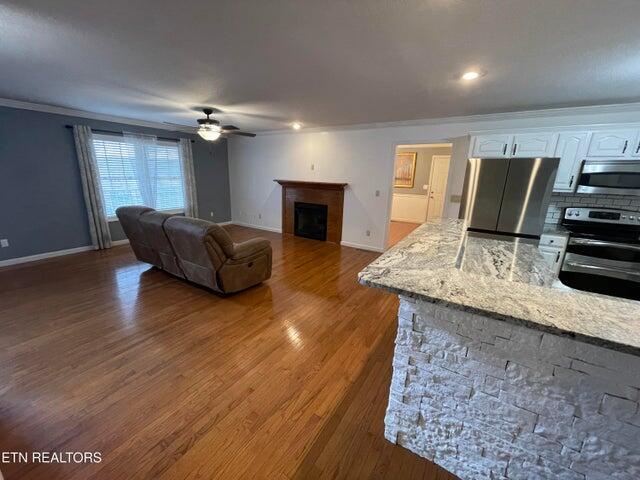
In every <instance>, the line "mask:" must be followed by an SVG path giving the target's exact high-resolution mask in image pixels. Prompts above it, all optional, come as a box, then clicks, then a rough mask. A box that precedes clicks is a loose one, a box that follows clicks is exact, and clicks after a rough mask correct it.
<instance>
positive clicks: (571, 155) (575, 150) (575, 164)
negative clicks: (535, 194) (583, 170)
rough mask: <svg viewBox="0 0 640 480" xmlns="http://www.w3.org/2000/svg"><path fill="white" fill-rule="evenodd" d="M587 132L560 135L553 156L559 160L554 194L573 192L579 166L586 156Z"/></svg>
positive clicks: (587, 145)
mask: <svg viewBox="0 0 640 480" xmlns="http://www.w3.org/2000/svg"><path fill="white" fill-rule="evenodd" d="M588 147H589V132H566V133H561V134H560V137H559V139H558V146H557V148H556V152H555V154H554V155H553V156H555V157H558V158H560V165H558V174H557V175H556V181H555V183H554V184H553V191H554V192H573V191H575V189H576V183H577V182H578V175H579V174H580V164H581V162H582V160H584V157H585V156H586V155H587V149H588Z"/></svg>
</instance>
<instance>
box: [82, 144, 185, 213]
mask: <svg viewBox="0 0 640 480" xmlns="http://www.w3.org/2000/svg"><path fill="white" fill-rule="evenodd" d="M93 146H94V150H95V153H96V160H97V162H98V172H99V174H100V184H101V186H102V194H103V197H104V208H105V211H106V215H107V217H108V218H109V219H110V220H112V219H115V214H116V209H117V208H118V207H122V206H124V205H147V206H149V207H152V208H155V209H156V210H164V211H174V212H181V211H183V210H184V181H183V178H182V167H181V161H180V149H179V148H178V144H177V143H174V142H165V141H160V140H158V141H157V142H154V143H150V144H144V145H141V144H134V143H132V142H130V141H127V140H126V139H125V138H124V137H122V136H118V135H105V134H94V136H93Z"/></svg>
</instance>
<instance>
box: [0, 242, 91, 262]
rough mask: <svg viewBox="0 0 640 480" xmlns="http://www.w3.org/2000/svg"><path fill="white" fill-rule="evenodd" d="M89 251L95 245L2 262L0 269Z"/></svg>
mask: <svg viewBox="0 0 640 480" xmlns="http://www.w3.org/2000/svg"><path fill="white" fill-rule="evenodd" d="M89 250H93V245H86V246H84V247H76V248H69V249H67V250H57V251H55V252H45V253H38V254H37V255H28V256H26V257H17V258H10V259H8V260H0V267H8V266H9V265H17V264H19V263H27V262H35V261H36V260H44V259H45V258H53V257H61V256H62V255H72V254H74V253H80V252H88V251H89Z"/></svg>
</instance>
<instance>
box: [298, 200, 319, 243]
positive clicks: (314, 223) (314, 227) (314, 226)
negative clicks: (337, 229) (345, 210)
mask: <svg viewBox="0 0 640 480" xmlns="http://www.w3.org/2000/svg"><path fill="white" fill-rule="evenodd" d="M294 205H295V207H294V219H293V234H294V235H297V236H299V237H306V238H313V239H315V240H322V241H325V240H326V239H327V206H326V205H320V204H318V203H305V202H295V204H294Z"/></svg>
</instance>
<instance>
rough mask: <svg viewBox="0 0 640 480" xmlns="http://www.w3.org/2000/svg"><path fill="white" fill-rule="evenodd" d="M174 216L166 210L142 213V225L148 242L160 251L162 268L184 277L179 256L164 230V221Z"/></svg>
mask: <svg viewBox="0 0 640 480" xmlns="http://www.w3.org/2000/svg"><path fill="white" fill-rule="evenodd" d="M172 216H173V215H171V214H169V213H164V212H156V211H151V212H146V213H143V214H142V215H140V226H141V228H142V231H143V232H144V236H145V238H146V241H147V244H148V245H149V246H150V247H151V248H153V249H154V250H155V251H156V252H157V253H158V255H159V257H160V263H161V265H162V268H163V269H164V270H166V271H167V272H169V273H171V274H173V275H175V276H177V277H180V278H184V273H183V272H182V268H181V267H180V263H179V262H178V258H177V257H176V254H175V252H174V251H173V247H172V246H171V242H169V239H168V238H167V234H166V233H165V231H164V222H165V221H167V219H168V218H170V217H172Z"/></svg>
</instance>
